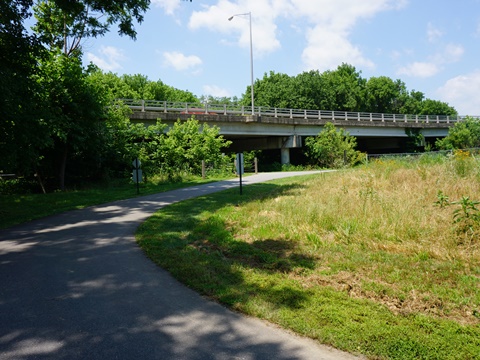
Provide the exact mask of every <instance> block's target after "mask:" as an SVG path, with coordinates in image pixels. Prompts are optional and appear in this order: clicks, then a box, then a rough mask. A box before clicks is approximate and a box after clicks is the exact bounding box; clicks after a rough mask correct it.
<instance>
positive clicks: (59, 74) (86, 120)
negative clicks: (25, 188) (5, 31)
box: [37, 53, 106, 190]
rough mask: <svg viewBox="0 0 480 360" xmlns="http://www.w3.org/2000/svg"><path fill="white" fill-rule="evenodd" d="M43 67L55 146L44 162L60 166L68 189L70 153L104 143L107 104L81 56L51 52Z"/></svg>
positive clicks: (41, 83)
mask: <svg viewBox="0 0 480 360" xmlns="http://www.w3.org/2000/svg"><path fill="white" fill-rule="evenodd" d="M40 68H41V70H42V74H41V76H39V77H38V79H37V82H38V84H39V86H40V87H41V88H42V89H43V91H42V96H43V103H44V104H46V105H47V109H48V111H46V112H45V117H44V118H43V119H42V120H43V122H44V123H45V126H46V127H47V128H48V131H49V136H50V147H51V148H52V151H50V152H48V153H47V154H48V155H50V157H46V159H45V160H44V163H46V162H49V161H50V167H52V168H55V169H56V172H57V174H58V179H59V187H60V189H61V190H64V188H65V171H66V166H67V161H68V159H69V157H70V155H73V156H76V157H81V156H82V155H83V154H84V153H85V152H86V151H88V149H96V148H98V147H99V146H100V145H101V144H102V142H103V139H102V135H103V133H104V131H103V126H104V121H103V120H104V118H105V111H104V109H105V105H106V103H105V102H104V101H102V99H103V97H102V94H101V93H100V91H99V88H98V87H95V86H94V84H91V83H89V82H88V81H87V76H88V74H87V73H86V72H85V71H84V70H83V69H82V66H81V60H80V59H79V58H77V57H68V56H66V55H65V54H55V53H51V56H50V57H49V58H47V59H46V60H44V61H43V62H41V64H40Z"/></svg>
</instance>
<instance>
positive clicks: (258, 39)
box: [83, 0, 480, 115]
mask: <svg viewBox="0 0 480 360" xmlns="http://www.w3.org/2000/svg"><path fill="white" fill-rule="evenodd" d="M247 12H251V14H252V34H253V54H254V77H255V78H262V77H263V75H264V74H265V73H269V72H270V71H275V72H279V73H286V74H288V75H292V76H293V75H297V74H299V73H301V72H303V71H308V70H312V69H314V70H319V71H320V72H323V71H325V70H334V69H336V68H337V66H338V65H340V64H341V63H342V62H343V63H348V64H351V65H353V66H355V68H356V69H357V71H361V75H362V77H364V78H367V79H368V78H370V77H372V76H383V75H384V76H388V77H390V78H392V79H401V80H402V81H404V82H405V83H406V85H407V88H408V89H409V90H417V91H422V92H423V93H425V95H426V97H428V98H431V99H436V100H442V101H446V102H448V103H449V104H450V105H452V106H454V107H455V108H456V109H457V111H458V112H459V113H460V114H461V115H480V0H456V1H453V0H362V1H357V0H193V1H192V2H189V1H181V0H152V3H151V6H150V10H149V11H148V12H147V13H146V15H145V20H144V22H143V23H142V24H140V25H137V26H136V28H137V31H138V35H137V40H136V41H133V40H131V39H129V38H126V37H120V36H119V35H118V34H117V33H116V31H115V29H113V28H112V31H111V32H110V33H109V34H108V35H107V36H105V37H102V38H98V39H90V40H88V41H87V42H86V43H84V45H83V47H84V53H85V55H84V61H85V63H88V62H90V61H91V62H93V63H95V64H97V65H98V66H99V67H101V68H102V69H103V70H105V71H112V72H114V73H117V74H119V75H121V74H142V75H146V76H148V78H149V79H150V80H155V81H156V80H162V81H163V82H164V83H166V84H168V85H171V86H174V87H176V88H179V89H183V90H189V91H191V92H193V93H194V94H195V95H197V96H201V95H212V96H238V97H240V96H241V95H242V94H243V93H244V92H245V91H246V87H247V85H249V84H250V38H249V18H248V16H238V17H235V18H234V19H233V20H232V21H228V18H229V17H230V16H232V15H235V14H241V13H247ZM326 110H328V109H326Z"/></svg>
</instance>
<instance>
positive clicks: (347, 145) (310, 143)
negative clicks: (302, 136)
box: [305, 123, 361, 168]
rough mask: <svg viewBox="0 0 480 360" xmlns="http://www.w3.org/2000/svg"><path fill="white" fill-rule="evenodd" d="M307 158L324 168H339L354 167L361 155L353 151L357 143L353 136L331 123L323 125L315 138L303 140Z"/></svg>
mask: <svg viewBox="0 0 480 360" xmlns="http://www.w3.org/2000/svg"><path fill="white" fill-rule="evenodd" d="M305 145H306V147H307V157H308V158H309V159H310V160H311V161H312V162H313V163H314V164H315V165H318V166H321V167H326V168H341V167H344V166H349V165H354V164H356V163H357V162H359V161H360V159H361V153H360V152H359V151H356V150H355V147H356V145H357V141H356V139H355V137H354V136H350V134H349V133H348V132H347V131H345V129H340V130H338V131H337V129H336V128H335V126H334V125H333V124H332V123H327V124H325V127H324V129H323V130H322V131H321V132H320V133H319V134H318V135H317V136H316V137H308V138H307V139H306V140H305Z"/></svg>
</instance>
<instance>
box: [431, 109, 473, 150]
mask: <svg viewBox="0 0 480 360" xmlns="http://www.w3.org/2000/svg"><path fill="white" fill-rule="evenodd" d="M436 145H437V147H439V148H440V149H445V150H453V149H469V148H477V147H480V120H479V119H474V118H472V117H466V118H465V119H464V121H462V122H457V123H455V125H454V126H453V127H452V128H450V129H449V131H448V136H447V137H445V138H443V139H440V140H438V141H437V143H436Z"/></svg>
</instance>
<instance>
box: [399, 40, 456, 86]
mask: <svg viewBox="0 0 480 360" xmlns="http://www.w3.org/2000/svg"><path fill="white" fill-rule="evenodd" d="M464 53H465V49H464V47H463V46H462V45H457V44H447V45H445V46H444V48H443V49H442V50H441V51H439V52H438V53H436V54H434V55H432V56H430V58H429V60H428V61H416V62H413V63H411V64H408V65H407V66H403V67H401V68H399V69H398V70H397V74H398V75H407V76H412V77H419V78H428V77H432V76H435V75H437V74H438V73H439V72H440V71H442V69H443V68H444V67H445V65H447V64H452V63H456V62H458V61H460V60H461V58H462V57H463V54H464Z"/></svg>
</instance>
